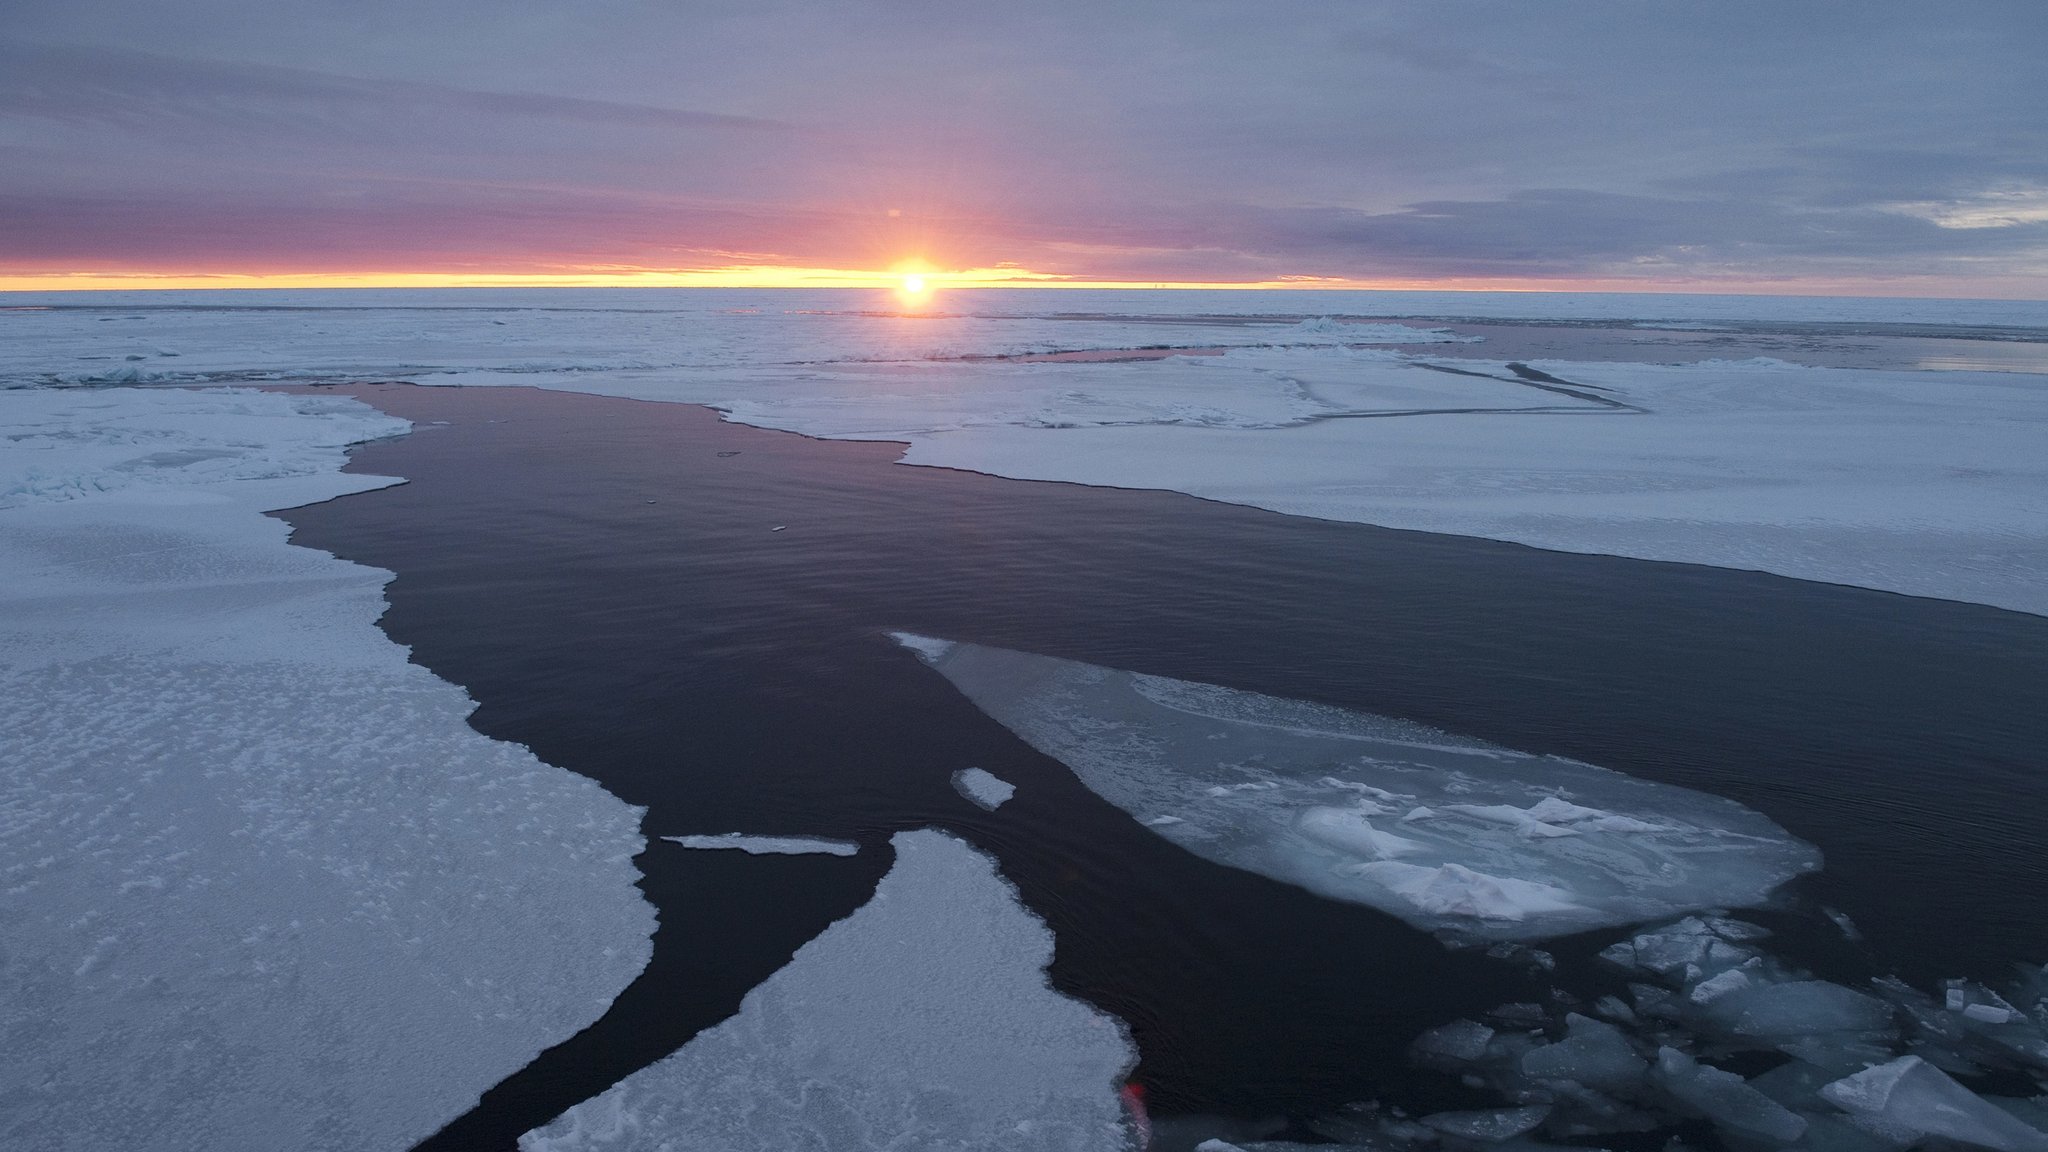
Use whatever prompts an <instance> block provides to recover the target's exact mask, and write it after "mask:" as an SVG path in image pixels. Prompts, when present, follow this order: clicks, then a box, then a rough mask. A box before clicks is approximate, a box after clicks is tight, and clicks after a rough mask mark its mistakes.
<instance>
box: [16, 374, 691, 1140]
mask: <svg viewBox="0 0 2048 1152" xmlns="http://www.w3.org/2000/svg"><path fill="white" fill-rule="evenodd" d="M405 427H406V425H405V423H404V422H403V421H397V420H392V419H390V418H387V417H384V416H382V415H380V414H378V413H376V412H374V411H373V410H371V409H369V408H367V407H365V406H363V405H361V404H358V403H356V402H354V401H350V400H341V399H337V398H328V397H319V398H313V397H286V396H282V395H274V394H264V393H252V392H218V391H217V392H204V393H201V392H187V391H138V390H135V389H115V390H99V391H91V392H69V393H57V392H23V391H15V392H0V924H4V925H5V926H6V928H5V943H4V947H0V1037H4V1040H0V1085H5V1090H4V1091H0V1147H5V1148H10V1149H15V1148H19V1149H29V1148H33V1149H38V1150H45V1152H62V1150H78V1152H108V1150H114V1149H144V1148H147V1149H152V1150H159V1149H160V1150H166V1152H178V1150H193V1152H201V1150H203V1152H215V1150H219V1149H245V1148H246V1149H265V1150H273V1149H275V1150H279V1152H286V1150H292V1149H310V1148H351V1149H365V1150H379V1149H383V1150H392V1152H396V1150H399V1149H404V1148H407V1147H410V1146H411V1145H412V1144H414V1143H415V1142H417V1141H419V1140H420V1139H422V1138H424V1137H426V1136H428V1135H430V1134H431V1133H432V1132H434V1131H435V1130H436V1129H437V1128H439V1127H440V1126H441V1125H443V1124H445V1123H446V1122H447V1121H448V1120H450V1119H452V1118H453V1117H455V1116H456V1115H458V1114H460V1113H461V1112H463V1111H464V1110H465V1109H466V1108H468V1107H470V1106H471V1105H473V1104H474V1103H475V1101H476V1099H477V1097H478V1095H479V1093H481V1092H482V1091H483V1090H484V1089H486V1088H488V1087H490V1086H491V1085H492V1084H493V1083H495V1082H496V1081H498V1080H500V1079H502V1078H503V1077H505V1076H507V1075H509V1074H510V1073H512V1072H513V1071H515V1070H517V1069H518V1068H519V1067H520V1066H521V1065H523V1064H525V1063H527V1062H528V1061H530V1060H531V1059H532V1058H533V1057H534V1056H535V1055H536V1054H537V1053H538V1052H539V1051H540V1050H541V1049H543V1048H545V1047H547V1046H549V1045H552V1044H555V1043H558V1042H560V1041H561V1040H564V1039H566V1038H568V1037H569V1036H570V1035H572V1034H574V1033H575V1032H576V1031H577V1030H579V1029H581V1028H583V1027H584V1026H586V1025H588V1024H589V1023H590V1022H591V1021H593V1020H594V1019H596V1018H597V1017H598V1016H599V1015H600V1014H601V1013H602V1012H603V1011H604V1009H605V1006H606V1005H607V1004H608V1003H609V1002H610V1001H611V999H612V997H613V996H615V995H616V994H617V993H618V991H619V990H620V989H622V988H623V987H625V985H626V984H627V983H628V982H629V981H631V980H632V979H633V977H634V976H635V975H637V974H638V973H639V971H640V969H641V968H642V967H643V966H644V964H645V963H646V959H647V956H648V952H649V943H648V937H649V935H650V933H651V932H652V930H653V927H654V917H653V910H652V909H651V908H650V907H649V906H648V905H647V904H645V903H644V902H643V901H642V900H641V899H640V897H639V895H638V893H637V892H635V890H634V888H633V882H634V881H635V880H636V879H637V878H638V874H637V872H636V870H635V869H634V868H633V866H632V863H631V857H632V856H633V855H634V854H635V853H636V852H638V851H639V850H640V848H641V846H642V840H641V838H640V835H639V832H638V815H637V810H636V809H634V808H632V807H629V806H628V805H626V804H624V803H622V802H620V801H619V800H617V799H616V798H614V797H612V796H610V795H608V794H606V793H605V792H604V791H603V790H602V789H600V788H598V787H597V786H596V785H595V784H594V783H592V782H590V781H588V780H585V779H583V778H581V777H578V776H575V775H573V774H571V773H569V772H566V771H563V770H561V769H558V768H554V767H551V766H549V765H547V764H544V763H541V762H540V761H539V760H537V759H535V758H534V757H533V756H532V755H531V754H529V753H528V752H527V751H526V750H525V749H523V748H520V747H518V746H516V745H510V744H504V743H499V742H497V741H493V740H489V739H487V738H485V737H483V736H482V735H479V734H478V733H477V732H475V731H474V730H472V729H471V728H470V727H469V726H468V724H467V723H466V720H467V717H468V715H469V713H470V711H471V710H472V708H473V707H474V705H473V704H472V702H471V701H470V700H469V699H468V698H467V697H466V696H465V695H464V693H463V692H462V690H461V689H459V688H457V687H455V686H454V685H452V684H448V683H446V682H445V681H442V680H439V679H437V678H435V677H434V676H433V675H432V674H431V673H429V672H428V671H427V670H425V669H424V668H421V667H419V666H418V665H414V664H410V663H408V662H407V660H406V653H405V650H404V649H402V648H400V647H398V646H397V645H395V644H393V643H391V642H390V640H388V639H387V638H386V637H385V636H384V635H383V634H382V633H381V632H379V631H378V630H377V628H376V626H375V621H376V619H377V617H378V616H379V615H380V614H381V613H382V612H383V610H384V600H383V595H382V589H383V585H384V582H385V581H386V580H387V579H389V574H388V573H385V572H381V571H377V570H375V569H370V568H364V567H360V566H358V565H355V564H349V563H345V562H342V561H340V560H337V559H335V558H333V557H331V556H329V555H327V554H326V553H323V552H315V551H312V550H310V549H305V548H295V547H292V546H290V545H288V544H287V542H286V535H287V531H288V530H287V528H286V527H285V525H284V524H282V523H280V522H278V521H276V520H273V519H269V518H266V517H264V516H263V515H261V513H262V512H263V511H264V510H265V509H271V508H282V507H291V506H295V505H299V504H304V503H308V502H312V501H317V500H323V499H328V498H331V497H334V496H338V495H342V494H344V493H348V492H352V491H360V490H362V489H366V488H374V487H379V486H381V485H383V484H385V483H388V482H389V481H388V480H384V479H380V478H375V477H361V476H344V475H342V474H340V472H339V471H338V469H339V466H340V464H341V462H342V458H343V457H342V450H343V448H344V447H345V446H346V445H348V444H350V443H352V442H356V441H361V440H365V439H370V438H374V437H381V436H389V435H393V434H395V433H398V432H402V431H404V429H405Z"/></svg>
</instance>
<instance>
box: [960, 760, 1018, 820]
mask: <svg viewBox="0 0 2048 1152" xmlns="http://www.w3.org/2000/svg"><path fill="white" fill-rule="evenodd" d="M953 788H954V790H955V791H957V792H959V793H960V794H961V795H962V796H965V797H967V799H969V800H971V801H973V802H974V803H975V804H976V805H978V806H980V807H983V808H986V809H988V810H989V811H991V812H993V811H995V810H996V809H998V808H1001V807H1002V806H1003V805H1004V804H1007V803H1009V800H1010V797H1012V796H1015V795H1016V794H1017V786H1016V785H1015V784H1012V783H1010V782H1009V781H1008V780H1005V779H1003V778H1002V777H1000V776H997V775H996V774H995V773H993V772H989V771H986V770H984V769H981V768H962V769H961V770H959V771H958V772H955V773H953Z"/></svg>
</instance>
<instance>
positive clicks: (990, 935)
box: [520, 831, 1135, 1152]
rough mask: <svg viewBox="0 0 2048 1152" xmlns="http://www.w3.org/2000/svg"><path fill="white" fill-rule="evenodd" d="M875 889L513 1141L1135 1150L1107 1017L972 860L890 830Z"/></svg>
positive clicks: (650, 1146)
mask: <svg viewBox="0 0 2048 1152" xmlns="http://www.w3.org/2000/svg"><path fill="white" fill-rule="evenodd" d="M891 842H892V844H893V845H894V846H895V849H896V864H895V866H894V867H892V868H891V869H890V870H889V874H888V875H887V876H885V877H884V878H883V879H882V882H881V884H880V885H879V886H878V887H877V888H876V890H875V895H874V899H873V900H871V901H869V903H868V904H867V905H866V906H864V907H862V908H861V909H860V910H859V911H857V912H855V913H854V914H853V915H852V916H850V917H848V918H847V919H845V920H842V921H840V922H839V923H837V924H835V925H833V926H832V927H831V928H829V929H827V930H826V931H825V933H824V934H823V935H821V936H819V937H818V938H817V939H815V940H813V941H811V942H810V943H809V944H806V945H804V947H803V948H802V949H800V950H799V951H798V952H797V954H796V956H795V958H793V959H792V960H791V961H790V963H789V965H788V967H786V968H784V969H782V970H781V971H780V972H777V973H776V974H775V975H774V976H772V977H770V978H769V979H768V980H767V982H765V983H763V984H761V985H760V986H759V987H757V988H755V989H754V990H753V991H752V992H750V993H748V995H747V998H746V1000H745V1002H744V1003H743V1004H742V1005H741V1008H740V1011H739V1014H738V1015H737V1016H734V1017H733V1018H732V1019H730V1020H728V1021H727V1022H725V1023H724V1024H721V1025H719V1026H718V1027H717V1028H715V1029H712V1030H711V1031H708V1032H705V1033H702V1034H700V1035H699V1036H698V1037H697V1038H696V1039H694V1040H692V1041H690V1042H689V1043H688V1044H686V1045H684V1046H683V1048H682V1049H681V1050H680V1051H678V1052H676V1054H675V1055H673V1056H670V1057H669V1058H667V1059H665V1060H663V1061H661V1062H659V1063H657V1064H654V1065H651V1066H649V1067H648V1068H646V1069H643V1070H642V1071H640V1072H637V1073H635V1074H634V1075H632V1076H630V1077H628V1078H627V1079H626V1080H624V1081H622V1082H621V1083H619V1084H618V1085H617V1086H615V1087H613V1088H612V1089H611V1090H610V1091H608V1092H606V1093H605V1094H603V1095H602V1096H599V1097H597V1098H596V1099H594V1100H590V1101H587V1102H585V1103H583V1104H579V1105H577V1106H576V1107H575V1108H572V1109H570V1110H569V1111H568V1112H567V1113H566V1114H564V1115H563V1116H562V1117H561V1118H560V1119H558V1120H556V1121H555V1122H554V1123H552V1124H549V1125H547V1126H545V1127H543V1128H541V1129H538V1130H536V1131H534V1132H531V1133H528V1134H527V1135H526V1136H525V1137H524V1138H523V1139H521V1141H520V1147H521V1148H522V1149H525V1150H526V1152H580V1150H583V1149H617V1150H619V1152H630V1150H645V1152H659V1150H663V1149H678V1150H680V1149H699V1148H701V1149H718V1150H719V1152H754V1150H758V1152H788V1150H789V1149H798V1148H805V1149H856V1148H902V1149H946V1150H948V1152H970V1150H987V1152H996V1150H1003V1152H1084V1150H1087V1152H1095V1150H1101V1152H1109V1150H1116V1149H1125V1148H1129V1147H1131V1146H1132V1144H1131V1133H1130V1130H1129V1127H1128V1124H1127V1121H1126V1117H1125V1114H1124V1110H1123V1106H1122V1104H1121V1102H1120V1100H1119V1097H1118V1088H1119V1087H1120V1086H1121V1083H1122V1080H1123V1076H1124V1074H1125V1073H1126V1072H1127V1071H1129V1069H1130V1066H1131V1063H1132V1062H1133V1060H1134V1058H1135V1053H1134V1052H1133V1050H1132V1048H1131V1044H1130V1041H1129V1040H1128V1039H1127V1038H1126V1036H1125V1034H1124V1030H1123V1027H1122V1025H1121V1024H1119V1023H1118V1022H1117V1021H1116V1020H1114V1019H1113V1018H1111V1017H1108V1016H1105V1015H1103V1014H1101V1013H1099V1012H1097V1011H1095V1010H1093V1009H1091V1008H1089V1007H1087V1006H1086V1005H1084V1004H1082V1003H1080V1002H1079V1001H1076V1000H1072V999H1069V998H1067V997H1065V996H1062V995H1060V994H1059V993H1057V992H1054V991H1053V990H1052V988H1051V987H1049V986H1048V985H1047V983H1046V978H1045V966H1046V964H1047V963H1049V962H1050V961H1051V959H1052V948H1053V940H1052V933H1051V932H1050V931H1048V930H1047V929H1046V927H1045V925H1044V923H1042V922H1041V921H1040V920H1039V919H1038V917H1037V916H1035V915H1033V914H1032V913H1030V912H1029V911H1026V910H1025V908H1024V907H1023V905H1021V904H1020V903H1018V900H1017V895H1016V892H1015V890H1014V889H1012V888H1011V887H1010V885H1009V884H1008V882H1006V881H1005V880H1003V879H1002V877H1000V876H999V875H997V873H996V870H995V865H994V863H993V862H992V861H991V860H989V858H988V857H986V856H983V855H982V854H981V853H979V852H977V851H975V850H974V849H972V848H970V847H968V846H967V845H966V844H964V843H962V842H961V841H959V840H957V839H954V838H953V837H951V836H948V835H946V834H944V833H941V832H934V831H917V832H899V833H897V834H896V836H895V837H894V838H893V840H892V841H891Z"/></svg>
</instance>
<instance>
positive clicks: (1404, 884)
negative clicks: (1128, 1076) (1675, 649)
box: [899, 636, 1820, 947]
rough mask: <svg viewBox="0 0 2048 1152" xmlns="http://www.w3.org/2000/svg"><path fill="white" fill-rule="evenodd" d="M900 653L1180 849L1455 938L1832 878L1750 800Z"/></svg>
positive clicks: (1737, 898)
mask: <svg viewBox="0 0 2048 1152" xmlns="http://www.w3.org/2000/svg"><path fill="white" fill-rule="evenodd" d="M899 639H900V640H901V641H902V642H903V643H904V644H905V645H906V646H907V647H910V648H912V649H913V650H914V651H916V652H917V653H918V654H919V656H920V657H921V658H922V659H924V660H925V661H926V662H927V663H928V664H930V665H931V666H932V667H933V668H935V669H937V670H938V671H939V672H940V673H941V674H943V675H944V676H945V677H946V678H947V679H948V680H950V681H952V683H953V684H954V686H955V687H957V688H959V689H960V690H961V691H962V692H963V693H964V694H965V695H966V696H967V697H968V698H969V699H970V700H972V701H974V703H975V704H976V705H978V706H979V707H980V708H981V709H982V710H983V711H985V712H987V713H988V714H989V715H990V716H992V717H994V718H995V719H996V720H998V721H1000V722H1001V723H1003V724H1004V725H1005V726H1007V727H1009V728H1010V729H1011V730H1012V731H1014V732H1016V733H1017V734H1018V735H1019V736H1021V737H1022V738H1023V739H1024V740H1025V741H1026V742H1028V743H1030V744H1031V745H1032V746H1033V747H1035V748H1037V749H1039V750H1040V751H1041V752H1044V753H1046V754H1047V755H1050V756H1052V757H1054V758H1056V759H1058V760H1060V761H1061V762H1062V763H1064V764H1066V765H1067V766H1068V767H1070V768H1072V769H1073V770H1074V772H1075V774H1076V775H1077V776H1079V777H1080V778H1081V780H1082V782H1083V783H1085V784H1087V785H1088V787H1089V788H1091V789H1092V790H1094V791H1095V792H1097V793H1099V794H1100V795H1102V796H1103V797H1104V798H1105V799H1107V800H1109V801H1110V802H1111V803H1113V804H1116V805H1117V806H1118V807H1120V808H1122V809H1124V810H1125V811H1126V812H1129V813H1131V814H1132V815H1133V816H1135V817H1137V818H1138V819H1139V820H1140V821H1141V822H1142V823H1143V824H1144V825H1145V826H1146V827H1148V828H1151V829H1152V830H1153V831H1155V832H1157V833H1158V834H1159V835H1161V836H1164V837H1165V838H1167V839H1168V840H1171V841H1173V842H1174V843H1176V844H1178V845H1180V846H1181V847H1183V848H1186V849H1187V850H1189V851H1191V852H1194V853H1195V854H1197V855H1199V856H1203V857H1205V858H1207V859H1210V860H1214V861H1216V862H1218V863H1223V864H1228V865H1231V866H1233V867H1238V868H1243V869H1246V870H1248V871H1252V872H1257V873H1260V874H1262V875H1266V876H1270V877H1272V878H1274V879H1277V880H1283V881H1286V882H1288V883H1291V884H1298V885H1301V886H1302V887H1304V888H1307V889H1309V890H1310V891H1313V892H1317V893H1320V894H1322V895H1325V896H1330V897H1334V898H1337V899H1341V900H1350V901H1353V902H1356V903H1361V904H1368V905H1371V906H1373V907H1375V908H1379V909H1381V910H1383V911H1386V912H1389V913H1392V914H1393V915H1396V916H1399V917H1401V918H1402V919H1404V920H1407V921H1408V922H1409V923H1411V924H1414V925H1416V926H1418V927H1421V928H1425V929H1427V930H1430V931H1433V932H1436V933H1438V934H1440V935H1442V936H1444V937H1445V938H1446V939H1449V940H1454V941H1456V940H1475V939H1483V940H1514V939H1533V938H1541V937H1547V936H1557V935H1562V934H1565V933H1568V932H1574V931H1580V930H1584V929H1587V928H1593V927H1598V926H1601V925H1614V924H1624V923H1629V922H1633V921H1640V920H1645V919H1650V918H1653V917H1658V916H1668V915H1671V914H1673V913H1676V912H1682V911H1686V910H1689V909H1696V908H1711V907H1727V906H1739V905H1748V904H1754V903H1758V902H1761V901H1763V900H1765V899H1767V898H1768V897H1769V896H1770V894H1771V892H1772V890H1773V889H1775V888H1776V887H1777V886H1778V885H1779V884H1781V883H1783V882H1784V881H1785V880H1787V879H1789V878H1791V877H1792V876H1795V875H1798V874H1799V873H1801V872H1804V871H1808V870H1811V869H1813V868H1816V867H1818V866H1819V863H1820V857H1819V854H1818V852H1816V851H1815V850H1814V849H1813V848H1812V847H1811V846H1810V845H1807V844H1805V843H1803V842H1801V841H1799V840H1796V839H1794V838H1793V837H1792V836H1790V835H1789V834H1787V833H1786V832H1785V831H1784V830H1783V829H1781V828H1779V827H1778V826H1777V825H1775V824H1773V823H1772V822H1771V821H1770V820H1768V819H1766V818H1765V817H1763V816H1761V815H1759V814H1758V813H1756V812H1753V811H1750V810H1749V809H1746V808H1744V807H1742V806H1741V805H1739V804H1736V803H1734V802H1733V801H1730V800H1726V799H1723V798H1721V797H1717V796H1709V795H1706V794H1704V793H1700V792H1694V791H1691V790H1688V789H1685V788H1678V787H1673V786H1670V785H1665V784H1656V783H1652V782H1649V781H1645V780H1639V779H1635V778H1633V777H1629V776H1624V775H1622V774H1620V773H1617V772H1610V771H1608V770H1606V769H1603V768H1598V767H1594V766H1592V765H1589V764H1581V763H1576V762H1573V761H1568V760H1561V759H1558V758H1555V757H1539V756H1530V755H1525V754H1522V753H1519V752H1513V751H1510V750H1507V749H1502V748H1496V747H1492V746H1489V745H1485V744H1482V743H1479V742H1476V741H1469V740H1461V739H1460V738H1458V737H1455V736H1451V735H1449V734H1446V733H1443V732H1438V731H1434V730H1432V729H1427V728H1424V727H1422V726H1420V725H1415V724H1409V723H1406V722H1404V721H1399V720H1392V719H1388V718H1385V717H1378V716H1370V715H1366V714H1363V713H1357V712H1348V711H1344V710H1341V709H1337V708H1329V707H1325V706H1322V705H1316V704H1308V703H1303V702H1300V701H1292V700H1282V699H1278V698H1274V697H1270V696H1262V695H1259V694H1257V693H1252V692H1242V691H1237V690H1234V689H1228V688H1220V687H1215V686H1211V685H1205V684H1194V683H1189V682H1185V681H1178V680H1170V679H1165V678H1162V677H1157V676H1147V675H1143V674H1139V673H1133V672H1124V671H1118V670H1115V669H1110V668H1102V667H1097V666H1094V665H1089V664H1081V663H1077V662H1074V661H1069V660H1060V659H1055V658H1052V657H1047V656H1038V655H1032V654H1030V653H1024V652H1014V651H1009V650H1005V649H999V648H987V647H982V646H980V645H975V644H965V643H953V642H947V641H934V640H930V639H929V638H924V637H914V636H903V637H899ZM1702 947H1704V945H1702Z"/></svg>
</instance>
